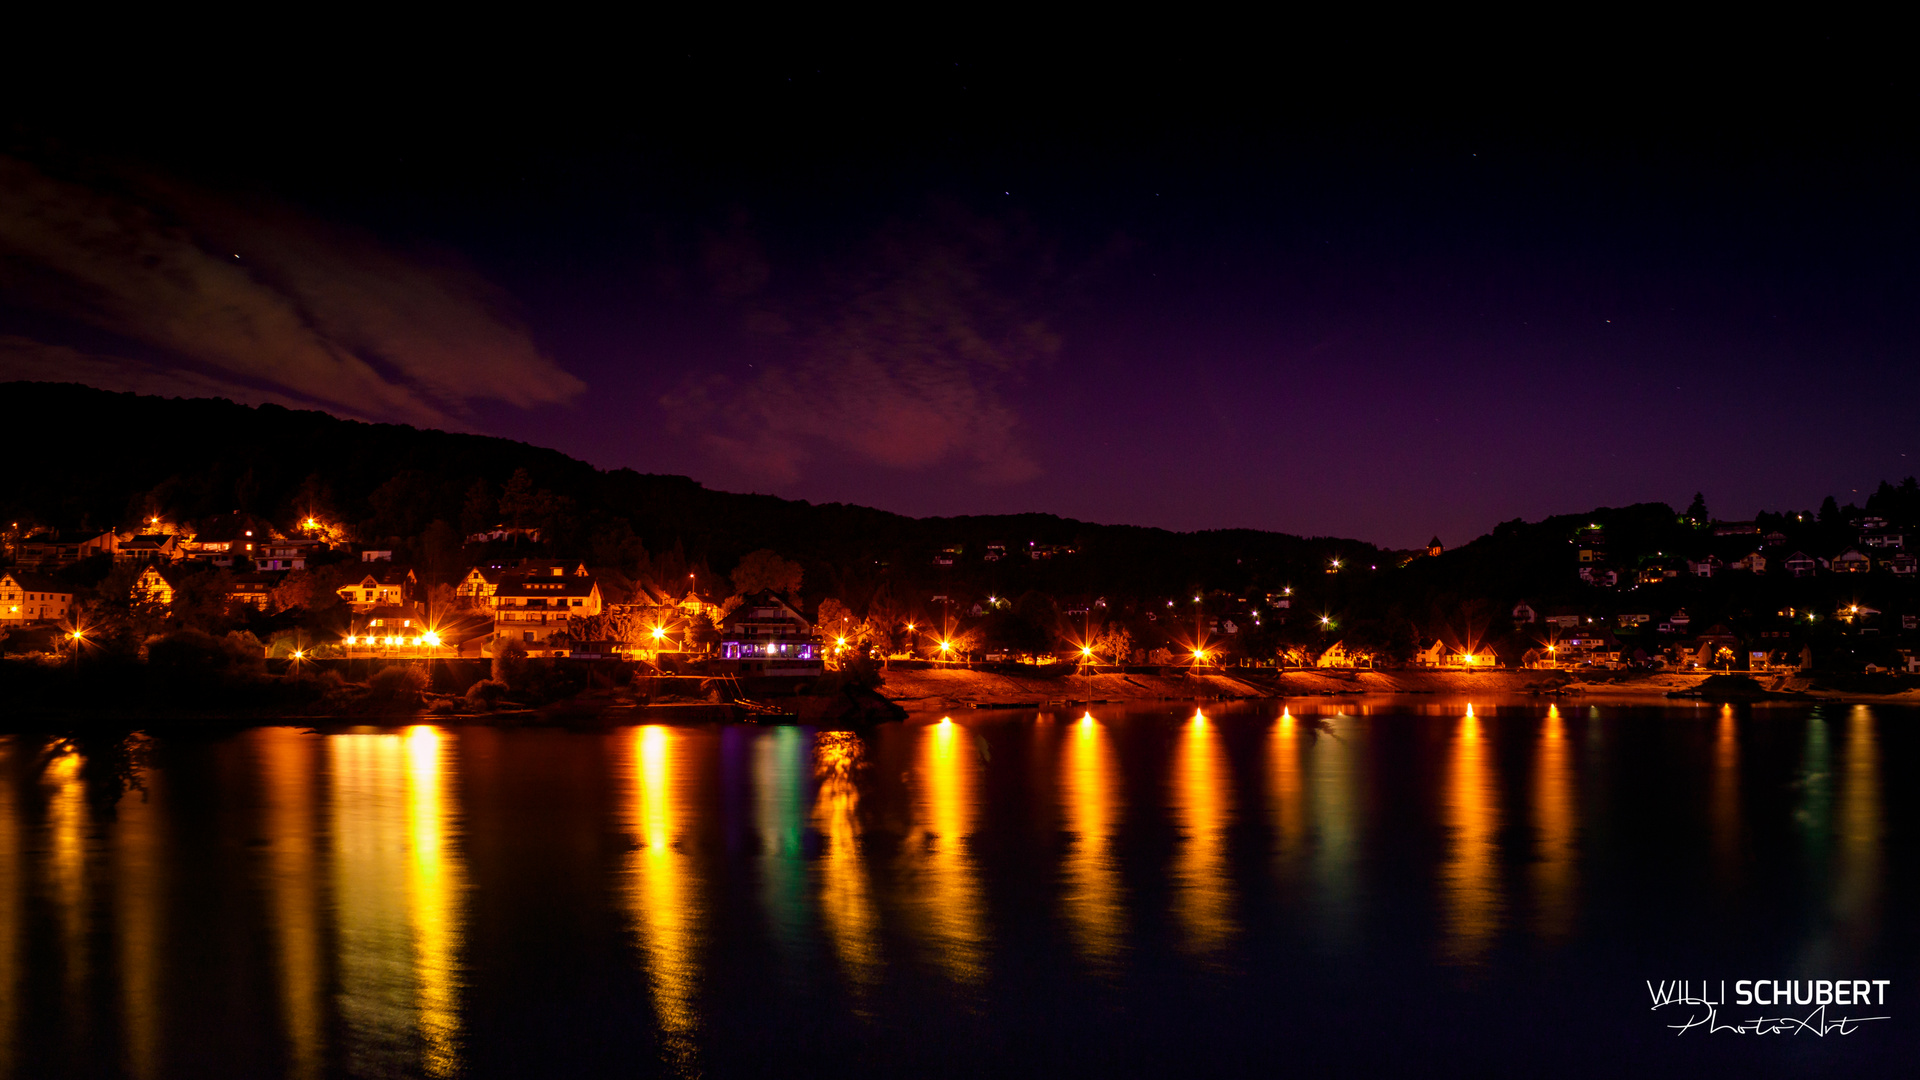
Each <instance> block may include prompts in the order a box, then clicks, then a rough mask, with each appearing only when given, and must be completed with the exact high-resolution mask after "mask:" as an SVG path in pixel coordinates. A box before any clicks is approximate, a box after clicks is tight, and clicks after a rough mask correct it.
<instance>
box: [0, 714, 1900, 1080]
mask: <svg viewBox="0 0 1920 1080" xmlns="http://www.w3.org/2000/svg"><path fill="white" fill-rule="evenodd" d="M1916 752H1920V715H1916V714H1915V713H1914V712H1913V711H1910V710H1906V711H1903V710H1896V709H1886V708H1868V707H1856V706H1824V705H1823V706H1818V707H1807V706H1794V707H1785V708H1755V709H1752V710H1750V711H1749V710H1743V709H1730V708H1722V707H1719V706H1703V707H1686V708H1653V707H1645V708H1630V707H1604V706H1603V707H1598V708H1590V707H1587V706H1584V705H1564V706H1559V707H1551V706H1545V705H1539V704H1533V703H1527V704H1514V705H1507V706H1497V707H1496V706H1487V705H1481V706H1479V707H1478V708H1474V707H1470V706H1467V705H1466V704H1465V703H1460V704H1434V703H1433V702H1432V701H1431V700H1429V701H1426V702H1423V703H1420V704H1411V705H1410V704H1408V703H1407V702H1405V701H1404V700H1403V701H1399V702H1389V701H1380V702H1366V701H1362V702H1346V703H1341V704H1334V703H1322V702H1313V703H1309V704H1305V705H1304V706H1303V705H1302V704H1301V703H1295V704H1294V707H1293V708H1291V709H1289V710H1286V711H1283V710H1282V708H1281V706H1279V705H1278V704H1274V705H1272V706H1270V707H1269V706H1232V707H1223V708H1220V709H1217V710H1216V709H1211V708H1209V709H1207V710H1205V711H1204V713H1198V714H1197V713H1195V712H1194V710H1193V709H1192V708H1191V707H1188V708H1186V709H1178V710H1176V709H1162V710H1149V711H1141V710H1131V711H1120V710H1113V711H1107V710H1096V711H1095V713H1094V714H1093V715H1091V716H1081V715H1074V714H1070V713H1041V714H1039V715H1034V714H1032V713H1026V714H1000V715H976V714H967V715H964V716H959V717H955V718H954V719H953V720H942V719H941V718H939V717H924V718H916V719H915V720H913V721H911V722H908V723H906V724H896V725H888V726H886V727H883V728H881V729H879V730H877V731H875V732H873V733H870V734H867V735H864V736H855V735H850V734H846V733H835V732H815V731H812V730H809V729H805V728H751V727H707V728H700V727H665V726H646V727H632V728H622V729H617V730H614V731H611V732H595V733H574V732H564V731H552V730H500V729H491V728H437V727H431V726H417V727H407V728H399V729H372V728H368V729H354V730H347V731H340V732H330V733H316V732H312V731H307V730H302V729H298V728H266V729H258V730H252V731H246V732H242V733H239V734H233V735H228V736H220V737H205V736H183V735H161V736H158V737H154V738H151V739H148V738H145V737H135V738H133V739H129V740H125V741H120V740H102V739H94V740H87V741H83V742H80V743H78V744H73V743H63V742H60V741H57V740H49V739H45V738H31V737H25V736H13V737H10V738H7V739H4V740H0V1074H7V1075H20V1076H37V1075H62V1076H64V1075H125V1076H134V1077H217V1076H276V1075H283V1076H293V1077H323V1076H375V1077H378V1076H436V1077H439V1076H538V1075H556V1076H600V1075H620V1076H633V1075H640V1076H646V1075H672V1076H712V1077H726V1076H736V1075H756V1074H766V1075H825V1074H832V1075H856V1076H857V1075H929V1074H932V1075H981V1074H989V1073H990V1074H993V1075H1094V1074H1098V1075H1105V1076H1113V1075H1128V1076H1135V1075H1137V1076H1148V1075H1151V1076H1161V1075H1173V1076H1188V1075H1249V1074H1258V1075H1273V1074H1277V1073H1281V1072H1288V1073H1291V1072H1304V1073H1307V1074H1320V1073H1332V1072H1339V1073H1341V1074H1343V1075H1368V1074H1421V1075H1434V1074H1445V1073H1452V1074H1463V1075H1488V1074H1494V1073H1504V1072H1524V1073H1527V1074H1536V1075H1537V1074H1543V1073H1546V1072H1549V1071H1551V1072H1553V1073H1557V1074H1562V1075H1612V1074H1617V1073H1619V1072H1621V1071H1623V1070H1625V1069H1632V1070H1634V1071H1636V1072H1640V1073H1653V1074H1657V1075H1667V1074H1673V1075H1678V1074H1687V1075H1713V1074H1717V1073H1721V1072H1729V1073H1730V1072H1735V1071H1738V1072H1741V1073H1743V1074H1755V1073H1759V1074H1773V1073H1782V1074H1784V1073H1795V1074H1799V1073H1806V1072H1834V1073H1838V1072H1842V1071H1858V1070H1873V1071H1872V1072H1871V1073H1869V1075H1897V1074H1901V1073H1903V1072H1905V1071H1906V1070H1907V1069H1910V1068H1911V1063H1912V1061H1913V1060H1915V1059H1916V1052H1917V1051H1920V1039H1916V1037H1915V1032H1916V1030H1917V1029H1916V1026H1915V1024H1916V1020H1920V993H1916V991H1920V982H1916V976H1920V970H1916V969H1917V968H1920V933H1916V930H1920V921H1917V920H1916V918H1915V916H1914V912H1915V910H1916V909H1915V900H1916V884H1917V882H1916V872H1915V866H1916V860H1915V855H1916V829H1915V826H1916V823H1917V821H1916V810H1917V808H1920V801H1917V800H1916V797H1915V794H1914V792H1915V788H1916V781H1920V768H1916V763H1917V762H1920V758H1916ZM1750 978H1759V979H1780V980H1788V979H1819V978H1832V979H1854V978H1860V979H1888V980H1891V983H1890V986H1889V988H1888V989H1887V991H1886V1004H1885V1005H1884V1006H1883V1007H1879V1008H1872V1009H1835V1010H1830V1013H1831V1014H1832V1015H1831V1016H1830V1019H1837V1018H1838V1016H1839V1015H1840V1014H1841V1013H1849V1012H1850V1013H1851V1014H1852V1015H1854V1016H1862V1015H1887V1016H1890V1017H1891V1019H1889V1020H1883V1021H1876V1022H1871V1023H1867V1024H1863V1025H1860V1026H1858V1027H1857V1028H1855V1029H1854V1032H1853V1034H1850V1035H1840V1034H1838V1033H1837V1032H1836V1033H1830V1034H1828V1035H1826V1036H1825V1037H1818V1036H1815V1035H1813V1034H1810V1033H1809V1032H1807V1031H1806V1030H1804V1029H1799V1030H1798V1033H1797V1034H1785V1033H1782V1034H1775V1035H1764V1036H1763V1035H1751V1034H1749V1035H1741V1034H1735V1033H1731V1032H1721V1033H1718V1034H1707V1033H1706V1032H1705V1031H1704V1030H1700V1031H1694V1032H1689V1033H1687V1034H1686V1035H1676V1034H1675V1032H1674V1031H1672V1030H1670V1029H1668V1028H1667V1026H1666V1025H1667V1024H1668V1023H1679V1022H1681V1021H1683V1020H1684V1019H1687V1018H1690V1017H1692V1016H1696V1015H1698V1014H1700V1013H1702V1012H1704V1008H1695V1007H1691V1006H1674V1007H1670V1008H1667V1009H1662V1010H1654V1009H1652V1008H1651V1000H1650V997H1649V991H1648V989H1647V986H1646V983H1647V980H1653V981H1654V982H1655V983H1656V984H1657V983H1659V982H1660V981H1662V980H1677V979H1687V980H1692V981H1693V983H1694V989H1695V990H1696V992H1697V991H1698V990H1699V989H1700V982H1701V980H1706V981H1707V983H1708V996H1710V997H1718V996H1719V993H1720V991H1719V988H1718V985H1717V984H1718V982H1719V981H1720V980H1725V981H1726V983H1727V987H1728V993H1729V994H1731V992H1732V989H1733V983H1734V981H1735V980H1737V979H1750ZM1811 1011H1812V1008H1811V1007H1810V1006H1809V1007H1804V1008H1780V1009H1765V1008H1752V1007H1738V1006H1736V1005H1735V1004H1734V1003H1733V1002H1728V1003H1727V1004H1726V1005H1725V1006H1722V1007H1721V1008H1720V1009H1719V1010H1718V1011H1717V1016H1718V1017H1719V1019H1720V1020H1721V1021H1722V1022H1731V1021H1738V1020H1743V1019H1750V1018H1752V1017H1755V1016H1762V1015H1766V1016H1779V1015H1793V1016H1796V1017H1804V1016H1806V1014H1808V1013H1809V1012H1811Z"/></svg>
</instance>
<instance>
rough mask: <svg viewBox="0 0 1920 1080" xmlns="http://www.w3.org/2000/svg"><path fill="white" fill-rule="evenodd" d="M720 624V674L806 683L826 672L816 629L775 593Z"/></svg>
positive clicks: (749, 600)
mask: <svg viewBox="0 0 1920 1080" xmlns="http://www.w3.org/2000/svg"><path fill="white" fill-rule="evenodd" d="M720 622H721V625H720V627H719V630H720V653H719V658H718V659H717V660H716V661H715V662H714V670H715V671H718V672H722V673H731V674H735V675H741V676H791V677H801V678H805V677H810V676H814V675H818V674H820V673H821V672H822V671H824V670H825V669H826V664H825V662H824V660H823V658H822V655H821V647H820V642H819V641H818V640H817V639H816V638H815V637H814V633H813V624H812V623H810V622H808V621H807V618H806V616H804V615H802V614H800V612H799V611H797V610H795V609H794V607H793V605H791V604H789V603H787V602H786V601H785V600H782V599H781V598H780V597H779V596H778V595H777V594H776V593H774V592H773V591H772V590H770V589H762V590H760V591H759V592H757V593H754V594H753V595H751V596H748V597H745V598H744V599H742V600H741V602H740V606H738V607H736V608H734V609H733V610H732V611H731V612H728V613H727V615H726V616H725V617H724V618H722V619H721V620H720Z"/></svg>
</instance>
